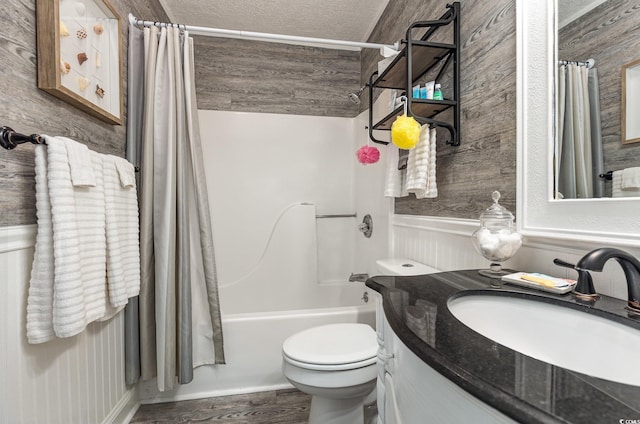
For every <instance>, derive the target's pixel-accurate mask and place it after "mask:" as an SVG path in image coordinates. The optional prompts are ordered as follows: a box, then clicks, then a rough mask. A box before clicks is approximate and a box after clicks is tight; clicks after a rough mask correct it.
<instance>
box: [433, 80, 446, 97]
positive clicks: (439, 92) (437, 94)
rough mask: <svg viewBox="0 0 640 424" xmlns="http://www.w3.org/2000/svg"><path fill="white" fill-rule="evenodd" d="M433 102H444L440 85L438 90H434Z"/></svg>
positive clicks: (437, 86)
mask: <svg viewBox="0 0 640 424" xmlns="http://www.w3.org/2000/svg"><path fill="white" fill-rule="evenodd" d="M433 100H444V97H443V96H442V88H441V85H440V84H436V88H435V89H434V90H433Z"/></svg>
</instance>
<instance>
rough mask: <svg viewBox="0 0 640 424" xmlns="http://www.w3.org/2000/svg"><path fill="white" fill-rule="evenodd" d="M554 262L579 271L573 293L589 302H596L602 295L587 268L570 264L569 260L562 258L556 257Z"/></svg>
mask: <svg viewBox="0 0 640 424" xmlns="http://www.w3.org/2000/svg"><path fill="white" fill-rule="evenodd" d="M553 263H554V264H556V265H558V266H563V267H565V268H571V269H575V270H576V271H577V272H578V282H577V284H576V287H575V288H574V289H573V294H574V295H575V296H576V297H577V298H578V299H580V300H583V301H587V302H594V301H595V300H597V299H598V298H599V297H600V296H598V294H597V293H596V289H595V287H594V286H593V279H592V278H591V274H589V271H587V270H586V269H579V268H576V265H575V264H570V263H569V262H566V261H563V260H562V259H558V258H556V259H554V260H553Z"/></svg>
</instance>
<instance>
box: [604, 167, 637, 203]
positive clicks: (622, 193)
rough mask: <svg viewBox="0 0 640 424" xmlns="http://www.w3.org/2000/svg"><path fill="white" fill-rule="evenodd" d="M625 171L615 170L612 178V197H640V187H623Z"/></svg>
mask: <svg viewBox="0 0 640 424" xmlns="http://www.w3.org/2000/svg"><path fill="white" fill-rule="evenodd" d="M622 173H623V171H613V175H612V178H611V197H640V188H627V189H624V190H623V189H622Z"/></svg>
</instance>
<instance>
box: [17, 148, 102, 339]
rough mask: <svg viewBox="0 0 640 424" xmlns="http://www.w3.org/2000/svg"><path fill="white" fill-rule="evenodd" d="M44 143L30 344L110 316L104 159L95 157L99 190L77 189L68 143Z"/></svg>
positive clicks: (30, 304)
mask: <svg viewBox="0 0 640 424" xmlns="http://www.w3.org/2000/svg"><path fill="white" fill-rule="evenodd" d="M45 139H46V142H47V147H46V153H45V150H44V149H45V148H44V147H42V146H39V147H38V148H37V150H36V152H37V153H36V155H37V156H36V157H37V162H36V174H37V179H36V207H37V216H38V235H37V238H36V249H35V250H36V252H37V253H36V255H34V262H33V267H32V272H31V281H30V287H29V296H28V299H27V338H28V340H29V342H30V343H41V342H44V341H47V340H50V339H51V338H53V337H54V335H55V336H57V337H70V336H73V335H76V334H78V333H80V332H81V331H82V330H83V329H84V328H85V327H86V325H87V324H88V323H90V322H92V321H95V320H96V319H99V318H101V317H103V316H104V314H105V283H106V239H105V215H104V213H105V212H104V211H105V206H104V190H103V186H102V184H103V181H102V160H101V158H100V155H99V154H98V153H95V152H90V155H91V162H92V164H93V172H94V177H95V183H96V185H95V187H79V188H74V187H73V184H72V182H71V171H70V168H69V159H68V155H67V149H66V147H65V142H64V141H63V140H60V139H57V138H54V137H49V136H45ZM45 156H46V157H45ZM45 167H46V171H45ZM48 209H49V210H50V213H49V212H48V211H47V210H48ZM51 258H53V262H52V260H51ZM52 263H53V266H51V265H52ZM51 330H52V331H51Z"/></svg>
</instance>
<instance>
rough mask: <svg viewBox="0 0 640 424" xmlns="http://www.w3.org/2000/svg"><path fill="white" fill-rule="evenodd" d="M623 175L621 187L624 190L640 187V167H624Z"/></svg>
mask: <svg viewBox="0 0 640 424" xmlns="http://www.w3.org/2000/svg"><path fill="white" fill-rule="evenodd" d="M621 177H622V178H621V180H620V188H621V189H622V190H628V189H639V188H640V167H638V166H636V167H633V168H625V169H623V170H622V175H621Z"/></svg>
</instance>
